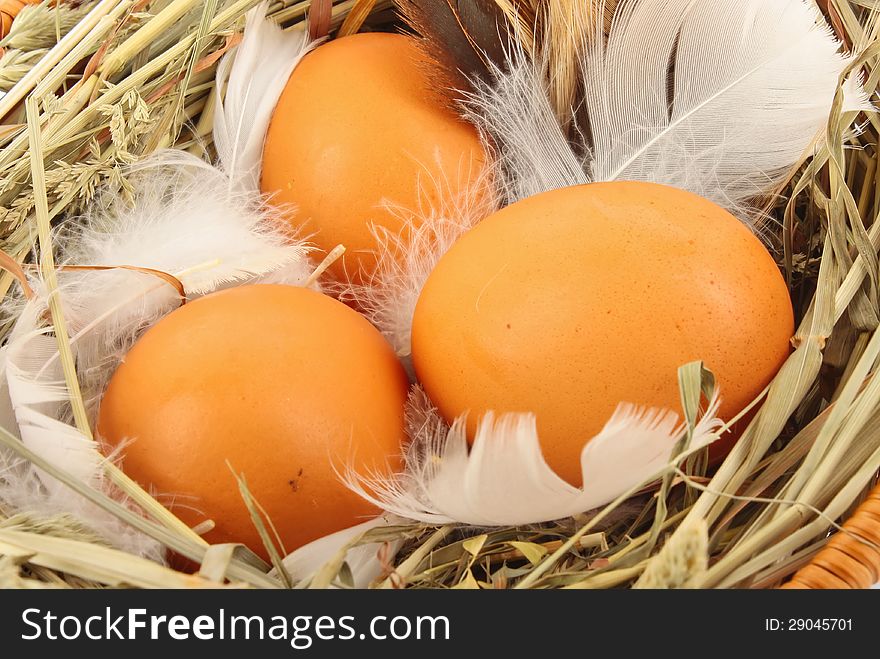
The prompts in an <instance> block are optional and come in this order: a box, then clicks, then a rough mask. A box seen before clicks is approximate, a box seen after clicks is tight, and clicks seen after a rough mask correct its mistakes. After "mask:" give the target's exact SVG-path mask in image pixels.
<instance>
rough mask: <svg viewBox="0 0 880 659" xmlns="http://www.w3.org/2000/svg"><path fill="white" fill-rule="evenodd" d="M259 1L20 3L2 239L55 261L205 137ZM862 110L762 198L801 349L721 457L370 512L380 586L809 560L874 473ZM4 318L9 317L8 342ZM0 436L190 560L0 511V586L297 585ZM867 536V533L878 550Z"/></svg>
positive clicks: (352, 17) (346, 28) (3, 53)
mask: <svg viewBox="0 0 880 659" xmlns="http://www.w3.org/2000/svg"><path fill="white" fill-rule="evenodd" d="M255 4H257V0H235V1H233V2H225V3H221V2H220V1H219V0H204V1H197V0H156V1H154V2H143V1H139V2H135V1H133V0H84V1H83V2H81V3H80V4H78V5H74V4H65V3H57V4H55V3H50V2H45V3H43V4H42V5H38V6H35V7H28V8H26V9H25V10H24V11H23V12H22V15H21V16H20V18H19V19H18V20H17V21H16V23H15V26H14V29H13V30H12V32H11V34H9V35H8V36H7V37H6V38H4V39H3V40H2V41H0V91H2V92H5V95H4V96H3V97H2V98H0V250H2V251H3V252H5V253H6V254H7V255H9V256H11V257H12V260H14V261H15V262H16V263H17V264H19V265H21V264H28V263H30V267H35V268H39V269H40V270H41V272H42V275H43V276H44V277H51V276H52V271H53V268H54V267H55V266H54V264H53V262H52V258H51V254H52V244H51V241H52V233H51V231H50V227H51V226H52V225H53V223H55V222H57V221H59V220H61V219H63V218H64V217H65V216H68V215H71V214H76V213H77V212H78V211H79V210H80V209H82V208H83V207H84V205H86V204H88V203H90V201H91V200H92V199H93V196H94V195H95V192H96V190H98V189H99V188H100V187H101V186H103V185H105V184H107V183H110V184H114V185H121V186H124V185H125V180H124V176H125V175H124V171H125V170H124V167H125V166H126V165H128V164H130V163H132V162H135V161H137V160H138V159H140V158H142V157H144V156H146V155H148V154H150V153H152V152H154V151H156V150H158V149H160V148H164V147H174V148H177V149H183V150H188V151H191V152H193V153H196V154H199V155H204V153H205V150H206V149H208V150H210V148H211V133H210V126H211V118H212V108H213V104H214V101H215V90H214V71H215V67H216V64H217V62H218V60H219V58H220V57H221V55H222V54H223V53H224V52H226V50H227V49H228V48H229V47H230V46H231V45H232V44H234V43H235V42H236V35H237V34H238V33H239V32H240V30H241V28H242V25H243V22H242V19H243V16H244V14H245V12H246V11H247V10H248V9H250V8H251V7H252V6H254V5H255ZM310 4H311V3H310V2H309V0H305V1H301V2H292V3H290V2H281V1H279V2H276V3H274V5H272V6H271V7H270V11H269V13H270V15H271V16H273V17H274V18H275V20H277V21H278V22H280V23H281V24H282V25H284V26H293V25H295V24H297V23H300V22H302V21H304V20H305V17H306V14H307V12H308V10H309V6H310ZM870 4H871V3H865V2H861V1H859V0H824V1H820V2H819V5H820V6H821V8H822V10H823V11H824V13H825V15H826V17H827V18H828V20H829V22H830V23H831V25H832V26H833V27H834V29H835V31H836V32H837V33H838V36H839V37H840V38H841V39H842V40H843V41H844V42H845V43H846V44H847V45H848V46H850V47H852V48H853V50H854V51H855V52H857V53H859V54H860V55H859V58H858V61H857V62H856V63H855V65H854V66H857V67H860V68H862V70H863V71H864V75H865V79H866V89H867V91H868V92H869V93H870V94H874V93H875V92H876V91H877V88H878V84H880V68H878V64H880V42H878V34H880V21H878V16H877V10H875V9H870V8H869V5H870ZM329 20H330V23H331V27H332V29H333V30H336V31H338V32H339V33H341V34H346V33H352V32H355V31H358V30H385V29H389V28H390V27H392V26H393V24H394V22H395V20H396V19H395V15H394V13H393V10H392V7H391V3H390V2H388V1H387V0H345V1H342V2H336V3H335V4H334V5H333V8H332V12H331V16H330V17H329ZM792 111H796V110H792ZM854 119H855V117H853V116H851V115H850V116H843V115H842V113H841V111H840V106H839V102H838V104H837V105H836V106H835V109H834V111H833V112H832V116H831V120H830V122H829V124H828V127H827V134H826V139H825V140H824V146H822V147H819V148H818V149H817V151H816V152H815V153H814V154H813V155H812V157H811V158H810V159H809V160H808V161H807V162H806V163H805V164H804V165H803V166H802V167H801V168H800V169H798V170H797V171H795V172H792V178H791V180H790V182H789V184H788V186H787V189H785V190H783V191H782V194H780V195H779V197H778V202H777V204H776V207H775V208H774V209H773V210H772V216H773V217H775V218H776V219H777V220H778V222H777V223H774V224H773V225H772V226H771V227H770V229H769V230H770V232H771V233H772V235H773V238H774V240H775V245H776V247H777V256H778V259H779V263H780V265H781V266H782V268H783V269H784V272H785V275H786V277H787V280H788V282H789V285H790V289H791V293H792V298H793V300H794V303H795V311H796V315H797V319H798V323H799V329H798V331H797V334H796V336H795V340H794V343H795V350H794V352H793V354H792V355H791V358H790V359H789V360H788V362H787V363H786V365H785V366H784V367H783V368H782V370H781V371H780V372H779V374H778V376H777V377H776V379H775V380H774V382H773V383H772V385H771V386H770V387H769V390H768V392H767V395H766V400H765V402H764V403H763V405H762V407H761V408H760V411H759V412H758V413H757V415H756V416H755V417H754V419H753V420H752V421H751V422H750V424H749V426H748V429H747V430H746V431H745V432H744V433H743V435H742V438H741V440H740V441H739V443H738V444H737V445H736V447H735V448H734V450H733V451H732V453H731V454H730V455H729V457H728V458H727V459H726V461H725V462H724V463H723V465H722V466H721V467H720V468H719V469H718V470H717V471H716V472H714V473H713V474H707V473H706V472H705V466H704V465H701V464H700V462H699V461H691V462H689V463H688V464H687V465H686V466H685V467H684V468H683V469H681V470H678V471H675V472H670V473H669V474H667V476H666V478H664V480H663V481H662V483H660V484H659V485H657V486H656V487H654V488H651V489H650V490H649V491H642V492H640V493H639V494H637V495H635V496H630V497H628V498H626V497H624V498H622V499H621V500H618V501H615V502H614V503H612V504H610V505H609V506H608V507H606V508H605V509H603V510H600V511H594V512H592V513H590V514H589V515H586V516H584V517H583V518H578V519H571V520H567V521H565V522H557V523H554V524H547V525H541V526H536V527H531V528H507V529H493V530H491V531H490V532H485V533H481V532H480V531H479V530H474V529H468V528H455V527H451V526H444V527H440V528H436V527H427V526H424V525H412V526H403V527H386V528H381V529H374V530H373V531H370V532H369V533H368V534H367V536H365V537H364V538H362V539H361V540H360V542H380V543H381V542H385V541H387V542H385V544H384V545H382V549H380V551H379V558H380V560H381V562H382V564H383V568H384V574H383V576H382V577H381V578H380V579H379V580H378V581H377V582H376V583H375V584H374V585H375V586H377V587H383V588H389V587H393V588H402V587H410V588H426V587H454V588H514V587H515V588H557V587H565V588H612V587H655V588H656V587H662V588H678V587H696V588H705V587H752V588H766V587H775V586H778V585H779V584H780V583H782V582H784V581H785V580H786V579H787V578H788V577H789V576H790V575H791V574H792V573H794V572H795V571H797V570H798V569H800V568H802V567H803V566H805V565H807V564H808V563H810V561H811V560H812V559H813V557H814V556H816V555H817V554H818V553H819V552H820V551H821V550H823V548H825V547H826V545H827V544H828V543H829V540H830V539H831V538H833V537H834V532H835V531H838V529H840V527H841V525H842V524H843V523H844V522H845V521H846V520H847V519H849V518H850V516H851V515H852V514H853V512H854V511H855V510H856V508H857V507H858V506H859V505H860V504H861V503H862V502H863V501H864V500H865V499H866V497H867V496H868V493H869V492H870V490H871V489H872V487H873V486H874V484H875V479H876V475H877V473H878V470H880V380H877V379H875V378H874V377H873V376H874V370H875V368H876V364H877V360H878V356H880V338H878V336H877V334H876V329H877V326H878V322H880V297H878V275H877V272H878V255H877V250H878V248H880V224H878V223H876V222H874V218H875V217H877V215H878V212H880V179H878V177H877V175H876V174H877V167H878V150H877V143H878V136H880V119H878V118H877V116H876V115H874V116H868V117H862V118H860V120H863V121H865V125H864V130H862V131H861V132H860V133H859V134H854V133H853V132H852V131H850V130H849V127H850V126H851V125H852V123H853V120H854ZM35 253H36V254H38V255H39V257H38V258H37V259H33V258H32V255H33V254H35ZM13 282H14V279H13V277H12V276H11V275H10V274H8V273H4V274H2V276H0V296H3V297H6V296H8V295H11V294H12V287H13ZM13 321H14V319H13V318H3V319H2V322H0V340H2V338H3V337H5V336H6V334H7V333H8V331H9V329H10V326H11V324H12V322H13ZM697 386H699V385H698V384H697ZM74 402H75V401H74ZM0 444H2V445H3V449H4V453H3V454H2V455H9V456H11V457H10V458H7V459H14V460H20V459H25V460H33V461H35V462H36V463H37V464H38V466H45V468H46V470H47V471H49V472H50V473H52V474H53V475H55V476H57V477H58V478H59V479H61V480H62V481H64V482H67V483H68V484H69V485H70V486H71V487H72V488H73V489H75V490H77V491H79V492H80V493H81V494H83V495H84V496H86V497H87V498H89V499H91V500H92V501H93V502H94V503H96V504H97V505H99V506H101V507H103V508H105V509H106V510H108V511H110V512H112V513H113V514H116V515H118V516H119V517H120V518H122V519H123V521H126V522H127V523H130V524H131V525H133V526H135V527H136V528H138V529H139V530H141V531H143V532H145V533H148V534H149V535H151V536H153V537H155V538H156V539H158V540H159V541H160V542H162V543H163V544H164V545H166V546H167V547H169V548H171V549H173V550H175V551H176V552H178V553H179V554H182V555H184V556H188V557H190V558H192V559H195V560H197V561H198V562H200V563H201V570H200V571H199V572H198V573H197V574H188V573H184V572H179V571H176V570H174V569H172V568H169V567H167V566H165V565H160V564H158V563H155V562H152V561H150V560H147V559H144V558H140V557H137V556H133V555H129V554H126V553H124V552H122V551H119V550H117V549H114V548H111V547H109V546H107V545H106V544H104V543H102V542H101V540H100V539H99V538H98V537H96V536H95V535H94V534H93V533H92V532H90V531H89V530H88V529H87V528H85V527H84V526H83V525H82V524H80V523H79V522H78V521H77V520H76V519H72V518H70V517H67V516H60V517H54V518H48V519H47V518H41V517H39V516H36V515H31V514H28V513H27V512H24V513H21V512H19V513H17V514H13V513H12V511H5V510H3V509H2V508H0V587H7V586H12V587H50V588H52V587H63V588H89V587H107V586H110V587H113V586H134V587H174V588H179V587H195V588H197V587H223V586H229V585H233V586H236V587H240V586H246V587H266V588H272V587H284V586H290V585H294V584H292V583H291V580H290V578H289V575H286V574H285V572H284V569H283V566H280V565H276V569H275V570H273V571H269V570H268V569H267V567H266V566H265V565H260V564H259V563H258V562H255V561H254V560H252V558H248V556H246V555H239V554H237V553H234V552H228V551H216V550H214V549H212V548H207V549H206V547H205V546H204V545H203V543H202V544H199V543H198V542H197V541H196V540H197V538H196V537H194V534H193V532H192V531H191V530H190V529H188V528H186V527H184V526H183V525H182V524H181V523H180V522H179V521H177V520H176V519H175V518H173V516H172V515H171V514H170V513H168V512H167V511H166V510H165V509H164V508H162V506H161V505H160V504H158V503H157V502H156V501H155V500H153V499H152V498H151V497H150V496H149V495H148V494H147V493H146V492H144V491H142V490H140V488H138V487H137V486H136V485H135V484H133V483H131V482H128V481H126V479H124V477H123V476H121V474H119V473H118V470H116V468H115V467H114V466H113V465H112V464H109V463H108V465H107V470H108V473H109V474H110V475H111V477H113V478H114V481H115V482H116V483H117V484H118V485H119V486H120V487H121V488H122V489H123V491H124V492H125V493H126V494H127V495H128V496H129V497H130V498H131V499H132V500H133V501H134V502H135V503H136V504H138V505H140V506H141V507H142V508H144V509H145V510H147V511H148V512H149V513H151V515H149V520H148V518H147V516H139V515H137V514H136V513H134V512H132V510H131V509H130V508H129V507H124V506H122V505H120V504H118V503H117V502H115V501H112V500H110V499H109V498H107V497H106V496H105V495H103V494H101V493H100V492H97V491H92V490H90V489H89V488H88V487H86V486H84V485H82V484H81V483H78V482H76V481H75V480H73V479H71V478H70V477H69V475H67V474H65V473H64V472H63V470H59V469H57V468H54V467H52V466H51V465H42V464H40V459H39V457H38V456H36V455H33V454H31V453H29V452H28V451H27V450H26V449H25V448H24V447H23V446H22V445H21V443H20V442H17V441H16V440H15V439H14V437H12V436H11V435H10V434H9V433H7V432H4V431H0ZM2 478H3V470H2V469H0V479H2ZM244 494H245V495H247V492H246V488H245V490H244ZM877 524H878V526H880V522H877ZM840 533H841V532H838V534H837V535H840ZM842 533H844V534H846V533H852V532H851V531H848V530H846V531H842ZM866 535H868V534H862V536H860V537H859V538H858V541H859V542H861V543H863V544H866V545H869V546H870V545H872V542H871V540H870V539H869V538H867V537H866ZM399 541H402V542H399ZM392 547H397V548H398V549H397V550H396V551H393V550H392ZM870 548H871V549H872V550H876V549H877V546H876V545H873V546H871V547H870ZM875 576H876V575H875ZM298 585H299V586H306V587H314V588H319V587H327V586H331V585H335V586H339V587H346V586H348V585H351V574H350V571H349V569H348V566H346V564H345V563H344V561H343V560H342V556H341V555H340V556H339V557H337V559H334V560H332V561H330V562H328V564H327V565H326V566H325V567H324V568H323V569H322V570H321V571H319V572H318V573H317V574H316V575H315V576H314V577H312V578H311V579H310V580H309V581H308V582H307V583H302V584H298Z"/></svg>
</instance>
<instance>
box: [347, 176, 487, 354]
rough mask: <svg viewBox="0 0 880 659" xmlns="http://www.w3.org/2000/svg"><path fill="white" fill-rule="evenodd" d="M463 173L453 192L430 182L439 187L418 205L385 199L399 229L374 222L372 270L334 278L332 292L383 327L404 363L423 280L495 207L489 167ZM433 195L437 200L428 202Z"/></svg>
mask: <svg viewBox="0 0 880 659" xmlns="http://www.w3.org/2000/svg"><path fill="white" fill-rule="evenodd" d="M426 171H427V170H426ZM459 178H463V177H459ZM467 178H468V180H473V183H472V184H471V185H470V186H469V187H468V188H466V189H464V190H461V191H460V192H458V193H456V194H453V193H452V192H451V191H450V190H451V186H450V185H449V184H448V182H444V181H433V180H432V181H430V182H429V183H428V184H427V185H428V186H429V189H431V190H434V189H439V190H441V191H442V192H441V194H426V193H420V194H419V195H418V197H419V199H420V200H421V207H420V208H416V209H411V208H403V207H400V206H397V205H395V204H394V203H393V201H386V202H385V204H386V208H388V209H389V210H390V211H391V212H392V213H393V214H394V215H395V216H396V217H397V218H399V219H400V223H401V227H402V228H401V229H399V230H393V231H389V230H388V229H386V228H385V227H382V226H374V227H373V229H372V231H373V234H374V236H375V237H376V242H377V244H378V245H379V248H378V250H377V252H376V253H377V256H378V261H377V263H376V267H375V270H374V272H373V273H372V275H371V276H370V277H369V278H366V279H365V280H364V281H363V282H357V281H352V280H345V281H342V282H338V283H337V284H336V286H335V290H334V291H333V292H334V293H335V294H336V296H337V297H338V298H339V299H341V300H344V301H346V302H350V303H352V305H353V306H354V307H355V308H357V309H359V310H360V312H361V313H362V314H363V315H364V316H366V317H367V318H368V319H369V320H370V321H371V322H372V323H373V325H375V326H376V327H377V328H378V329H379V331H380V332H382V334H383V335H384V336H385V338H386V339H387V340H388V342H389V343H390V344H391V345H392V346H393V347H394V349H395V351H396V352H397V355H398V356H399V357H400V358H401V359H402V360H403V361H404V363H405V364H406V365H407V366H408V367H409V366H410V363H409V358H410V352H411V349H410V334H411V328H412V318H413V312H414V311H415V307H416V302H417V301H418V298H419V294H420V293H421V291H422V288H423V286H424V284H425V280H427V278H428V275H430V274H431V271H432V270H433V269H434V266H435V265H437V261H439V260H440V257H441V256H443V254H445V253H446V252H447V251H448V250H449V248H450V247H452V245H453V244H454V243H455V241H456V240H458V238H459V237H460V236H461V235H462V234H463V233H465V232H466V231H468V230H469V229H471V228H473V227H474V226H476V225H477V223H479V222H480V221H481V220H482V219H483V218H485V217H487V216H488V215H490V214H491V213H492V212H494V211H495V209H496V208H497V206H498V202H497V200H496V198H495V194H494V189H493V181H492V178H491V176H490V174H489V171H488V170H484V171H482V172H481V173H480V174H478V175H477V176H475V177H470V176H468V177H467ZM435 198H436V199H437V200H439V202H438V203H439V205H438V204H436V203H434V202H431V201H429V200H430V199H435Z"/></svg>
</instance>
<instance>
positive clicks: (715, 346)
mask: <svg viewBox="0 0 880 659" xmlns="http://www.w3.org/2000/svg"><path fill="white" fill-rule="evenodd" d="M793 330H794V321H793V314H792V307H791V302H790V299H789V296H788V291H787V288H786V285H785V282H784V281H783V278H782V276H781V275H780V273H779V270H778V269H777V267H776V264H775V263H774V261H773V259H772V257H771V256H770V254H769V253H768V252H767V250H766V249H765V248H764V246H763V245H762V244H761V242H760V241H759V240H758V239H757V238H756V237H755V236H754V235H753V234H752V233H751V232H750V231H749V230H748V229H747V228H746V227H745V226H744V225H743V224H742V223H740V222H739V221H738V220H737V219H736V218H734V217H733V216H732V215H730V214H729V213H728V212H727V211H725V210H723V209H722V208H720V207H718V206H716V205H715V204H713V203H711V202H709V201H707V200H705V199H702V198H700V197H697V196H695V195H692V194H690V193H687V192H683V191H681V190H677V189H674V188H670V187H666V186H661V185H655V184H650V183H632V182H616V183H598V184H593V185H585V186H579V187H572V188H565V189H560V190H555V191H553V192H547V193H544V194H541V195H538V196H535V197H531V198H529V199H526V200H524V201H521V202H519V203H516V204H514V205H512V206H509V207H508V208H505V209H504V210H502V211H500V212H498V213H496V214H495V215H493V216H491V217H489V218H487V219H486V220H484V221H483V222H482V223H481V224H479V225H478V226H477V227H476V228H475V229H473V230H471V231H470V232H469V233H467V234H465V235H464V236H463V237H462V238H461V239H460V240H459V242H458V243H456V244H455V245H454V246H453V247H452V249H451V250H450V251H449V252H448V253H447V254H446V255H445V256H444V257H443V258H442V259H441V260H440V262H439V264H438V265H437V267H436V269H435V270H434V271H433V273H432V274H431V276H430V277H429V279H428V281H427V284H426V285H425V287H424V290H423V291H422V294H421V297H420V298H419V301H418V304H417V306H416V310H415V318H414V322H413V331H412V346H413V348H412V353H413V362H414V366H415V370H416V373H417V374H418V377H419V379H420V380H421V381H422V383H423V385H424V387H425V389H426V391H427V392H428V394H429V395H430V397H431V399H432V400H433V401H434V403H435V404H436V405H437V406H438V407H439V409H440V411H441V412H442V413H443V415H444V416H445V417H446V418H447V419H452V418H454V417H456V416H458V415H461V414H464V413H465V412H469V413H470V414H469V417H468V420H469V429H470V432H471V434H472V433H473V430H474V427H475V424H476V420H477V418H478V416H480V415H482V413H484V412H485V411H487V410H494V411H496V412H534V413H535V414H536V417H537V423H538V432H539V435H540V440H541V445H542V449H543V451H544V454H545V457H546V458H547V461H548V463H549V464H550V466H551V467H553V468H554V469H555V470H556V471H557V473H559V475H560V476H561V477H562V478H564V479H566V480H567V481H569V482H570V483H573V484H580V482H581V473H580V462H579V455H580V451H581V449H582V447H583V445H584V443H585V442H586V441H587V440H589V439H590V438H591V437H592V436H594V435H595V434H596V433H598V432H599V430H601V428H602V426H603V425H604V424H605V422H606V421H607V420H608V418H609V417H610V415H611V414H612V412H613V411H614V409H615V408H616V407H617V405H618V403H620V402H622V401H625V402H630V403H636V404H638V405H645V406H653V407H664V408H669V409H673V410H677V411H678V410H680V409H681V406H680V402H679V390H678V385H677V369H678V367H679V366H681V365H683V364H685V363H687V362H691V361H694V360H700V359H702V360H704V361H705V363H706V365H707V366H708V367H709V368H711V369H712V370H713V371H714V372H715V374H716V376H717V378H718V382H719V385H720V389H721V396H722V401H723V402H722V406H721V411H720V415H721V417H722V418H730V417H732V416H734V415H735V414H736V413H738V412H739V411H740V410H741V409H742V408H743V407H745V406H746V405H747V404H748V403H750V402H751V401H752V400H753V399H754V397H755V396H756V395H758V394H759V393H760V392H761V390H762V389H763V388H764V387H765V386H766V385H767V384H768V383H769V381H770V380H771V379H772V378H773V376H774V375H775V374H776V372H777V370H778V369H779V368H780V366H781V365H782V363H783V362H784V361H785V359H786V357H787V356H788V354H789V339H790V337H791V335H792V332H793ZM623 468H625V467H623Z"/></svg>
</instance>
